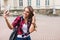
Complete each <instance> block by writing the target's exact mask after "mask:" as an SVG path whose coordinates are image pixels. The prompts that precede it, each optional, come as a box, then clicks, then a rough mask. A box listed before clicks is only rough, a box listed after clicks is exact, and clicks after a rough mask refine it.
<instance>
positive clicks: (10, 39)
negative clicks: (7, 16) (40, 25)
mask: <svg viewBox="0 0 60 40" xmlns="http://www.w3.org/2000/svg"><path fill="white" fill-rule="evenodd" d="M20 19H21V20H20V21H19V22H21V21H22V17H20ZM18 24H19V23H18ZM17 30H18V26H17V27H15V28H14V29H13V32H12V33H11V35H10V38H9V40H16V37H17Z"/></svg>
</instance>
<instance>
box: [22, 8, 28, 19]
mask: <svg viewBox="0 0 60 40" xmlns="http://www.w3.org/2000/svg"><path fill="white" fill-rule="evenodd" d="M23 16H24V17H25V18H27V17H28V16H29V9H28V8H25V9H24V12H23Z"/></svg>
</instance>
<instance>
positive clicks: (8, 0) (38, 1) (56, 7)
mask: <svg viewBox="0 0 60 40" xmlns="http://www.w3.org/2000/svg"><path fill="white" fill-rule="evenodd" d="M0 1H1V2H0V4H1V10H4V9H8V10H12V12H16V11H17V12H20V11H22V10H23V9H24V7H26V6H30V5H31V6H32V7H33V8H34V10H35V11H36V12H39V13H41V14H46V13H53V14H59V13H60V0H0Z"/></svg>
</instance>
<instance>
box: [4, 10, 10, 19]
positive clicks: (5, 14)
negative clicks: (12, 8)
mask: <svg viewBox="0 0 60 40" xmlns="http://www.w3.org/2000/svg"><path fill="white" fill-rule="evenodd" d="M8 15H9V12H8V10H5V11H4V12H3V17H4V18H7V16H8Z"/></svg>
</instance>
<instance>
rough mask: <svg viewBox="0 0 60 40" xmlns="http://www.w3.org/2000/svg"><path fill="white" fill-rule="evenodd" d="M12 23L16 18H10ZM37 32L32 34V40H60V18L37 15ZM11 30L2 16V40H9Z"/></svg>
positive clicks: (0, 37)
mask: <svg viewBox="0 0 60 40" xmlns="http://www.w3.org/2000/svg"><path fill="white" fill-rule="evenodd" d="M8 19H9V21H10V22H12V21H13V20H14V17H8ZM36 24H37V32H33V33H32V34H31V38H32V40H60V17H54V16H45V15H39V14H36ZM11 32H12V30H10V29H9V28H8V27H7V25H6V23H5V20H4V18H3V17H1V16H0V40H8V39H9V36H10V34H11Z"/></svg>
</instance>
